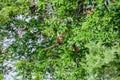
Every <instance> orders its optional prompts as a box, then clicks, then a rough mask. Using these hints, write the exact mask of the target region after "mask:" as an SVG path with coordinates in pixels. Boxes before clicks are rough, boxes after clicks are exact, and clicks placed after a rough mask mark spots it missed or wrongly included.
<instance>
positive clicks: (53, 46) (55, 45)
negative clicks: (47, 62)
mask: <svg viewBox="0 0 120 80" xmlns="http://www.w3.org/2000/svg"><path fill="white" fill-rule="evenodd" d="M58 45H59V44H58V43H56V44H54V45H52V46H50V47H48V48H45V49H44V51H47V50H50V49H53V48H55V47H57V46H58Z"/></svg>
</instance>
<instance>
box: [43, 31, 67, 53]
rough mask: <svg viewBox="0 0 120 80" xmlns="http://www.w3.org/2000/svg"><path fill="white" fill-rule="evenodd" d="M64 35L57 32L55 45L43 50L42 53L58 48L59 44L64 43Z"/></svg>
mask: <svg viewBox="0 0 120 80" xmlns="http://www.w3.org/2000/svg"><path fill="white" fill-rule="evenodd" d="M64 34H65V33H62V34H59V33H58V32H57V40H56V43H55V44H53V45H52V46H50V47H48V48H45V49H44V51H46V50H49V49H53V48H55V47H57V46H59V45H60V44H63V43H64V42H63V36H64Z"/></svg>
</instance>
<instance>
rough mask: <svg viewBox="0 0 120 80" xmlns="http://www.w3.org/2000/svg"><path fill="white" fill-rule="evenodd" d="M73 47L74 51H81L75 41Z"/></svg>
mask: <svg viewBox="0 0 120 80" xmlns="http://www.w3.org/2000/svg"><path fill="white" fill-rule="evenodd" d="M72 47H73V51H74V52H75V53H76V54H77V53H78V52H79V49H78V47H77V46H76V44H75V43H74V44H73V45H72Z"/></svg>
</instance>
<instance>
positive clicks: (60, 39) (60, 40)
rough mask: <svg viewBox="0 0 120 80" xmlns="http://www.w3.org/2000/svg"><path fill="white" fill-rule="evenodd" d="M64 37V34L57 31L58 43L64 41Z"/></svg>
mask: <svg viewBox="0 0 120 80" xmlns="http://www.w3.org/2000/svg"><path fill="white" fill-rule="evenodd" d="M62 37H63V34H59V33H58V32H57V43H59V44H61V43H63V39H62Z"/></svg>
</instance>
